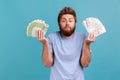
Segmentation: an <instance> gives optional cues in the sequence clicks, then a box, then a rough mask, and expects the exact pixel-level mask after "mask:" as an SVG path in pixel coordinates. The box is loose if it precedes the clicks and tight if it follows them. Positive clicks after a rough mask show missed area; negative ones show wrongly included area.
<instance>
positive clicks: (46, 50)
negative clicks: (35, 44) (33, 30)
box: [36, 30, 53, 67]
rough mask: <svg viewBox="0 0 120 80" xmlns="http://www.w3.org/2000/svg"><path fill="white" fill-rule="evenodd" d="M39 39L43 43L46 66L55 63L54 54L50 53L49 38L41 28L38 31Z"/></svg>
mask: <svg viewBox="0 0 120 80" xmlns="http://www.w3.org/2000/svg"><path fill="white" fill-rule="evenodd" d="M36 36H37V39H38V41H40V42H41V43H42V44H43V52H42V60H43V63H44V65H45V66H46V67H50V66H51V65H52V64H53V54H51V53H50V50H49V43H48V40H47V39H46V38H45V37H44V32H43V31H41V30H39V31H38V32H37V35H36Z"/></svg>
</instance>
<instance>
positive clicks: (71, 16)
mask: <svg viewBox="0 0 120 80" xmlns="http://www.w3.org/2000/svg"><path fill="white" fill-rule="evenodd" d="M61 18H62V19H68V18H69V19H73V18H74V16H73V15H71V14H64V15H63V16H62V17H61Z"/></svg>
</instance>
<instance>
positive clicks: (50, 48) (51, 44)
mask: <svg viewBox="0 0 120 80" xmlns="http://www.w3.org/2000/svg"><path fill="white" fill-rule="evenodd" d="M47 40H48V43H49V50H50V53H53V42H52V36H51V35H48V37H47Z"/></svg>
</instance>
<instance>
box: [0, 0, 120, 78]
mask: <svg viewBox="0 0 120 80" xmlns="http://www.w3.org/2000/svg"><path fill="white" fill-rule="evenodd" d="M65 6H70V7H72V8H73V9H74V10H75V11H76V13H77V29H76V31H79V32H83V33H85V34H87V31H86V30H85V28H84V27H83V25H82V21H83V20H84V19H85V18H87V17H91V16H93V17H97V18H99V19H100V20H101V21H102V22H103V24H104V25H105V27H106V30H107V32H106V33H105V34H103V35H101V36H99V37H98V38H97V40H96V42H94V43H92V45H91V48H92V61H91V63H90V65H89V67H88V68H85V69H84V70H85V80H120V62H119V61H120V47H119V45H120V43H119V42H120V36H119V34H120V32H119V30H120V0H0V80H49V72H50V69H49V68H45V67H44V65H43V63H42V60H41V55H42V53H41V52H42V44H41V43H39V42H38V41H37V39H36V38H32V37H27V36H26V29H27V25H28V23H29V22H31V21H32V20H34V19H43V20H45V21H46V23H47V24H49V30H48V32H47V34H46V36H47V35H48V34H49V33H51V32H55V31H57V30H59V28H58V24H57V16H58V13H59V11H60V10H61V9H62V8H63V7H65Z"/></svg>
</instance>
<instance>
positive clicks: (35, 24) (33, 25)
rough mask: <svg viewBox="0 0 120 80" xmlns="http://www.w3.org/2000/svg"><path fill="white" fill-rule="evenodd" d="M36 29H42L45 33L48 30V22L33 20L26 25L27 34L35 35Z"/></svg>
mask: <svg viewBox="0 0 120 80" xmlns="http://www.w3.org/2000/svg"><path fill="white" fill-rule="evenodd" d="M38 30H43V31H44V33H46V32H47V30H48V24H46V23H45V21H43V20H39V19H37V20H33V21H32V22H30V23H29V24H28V26H27V36H30V37H36V32H37V31H38Z"/></svg>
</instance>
